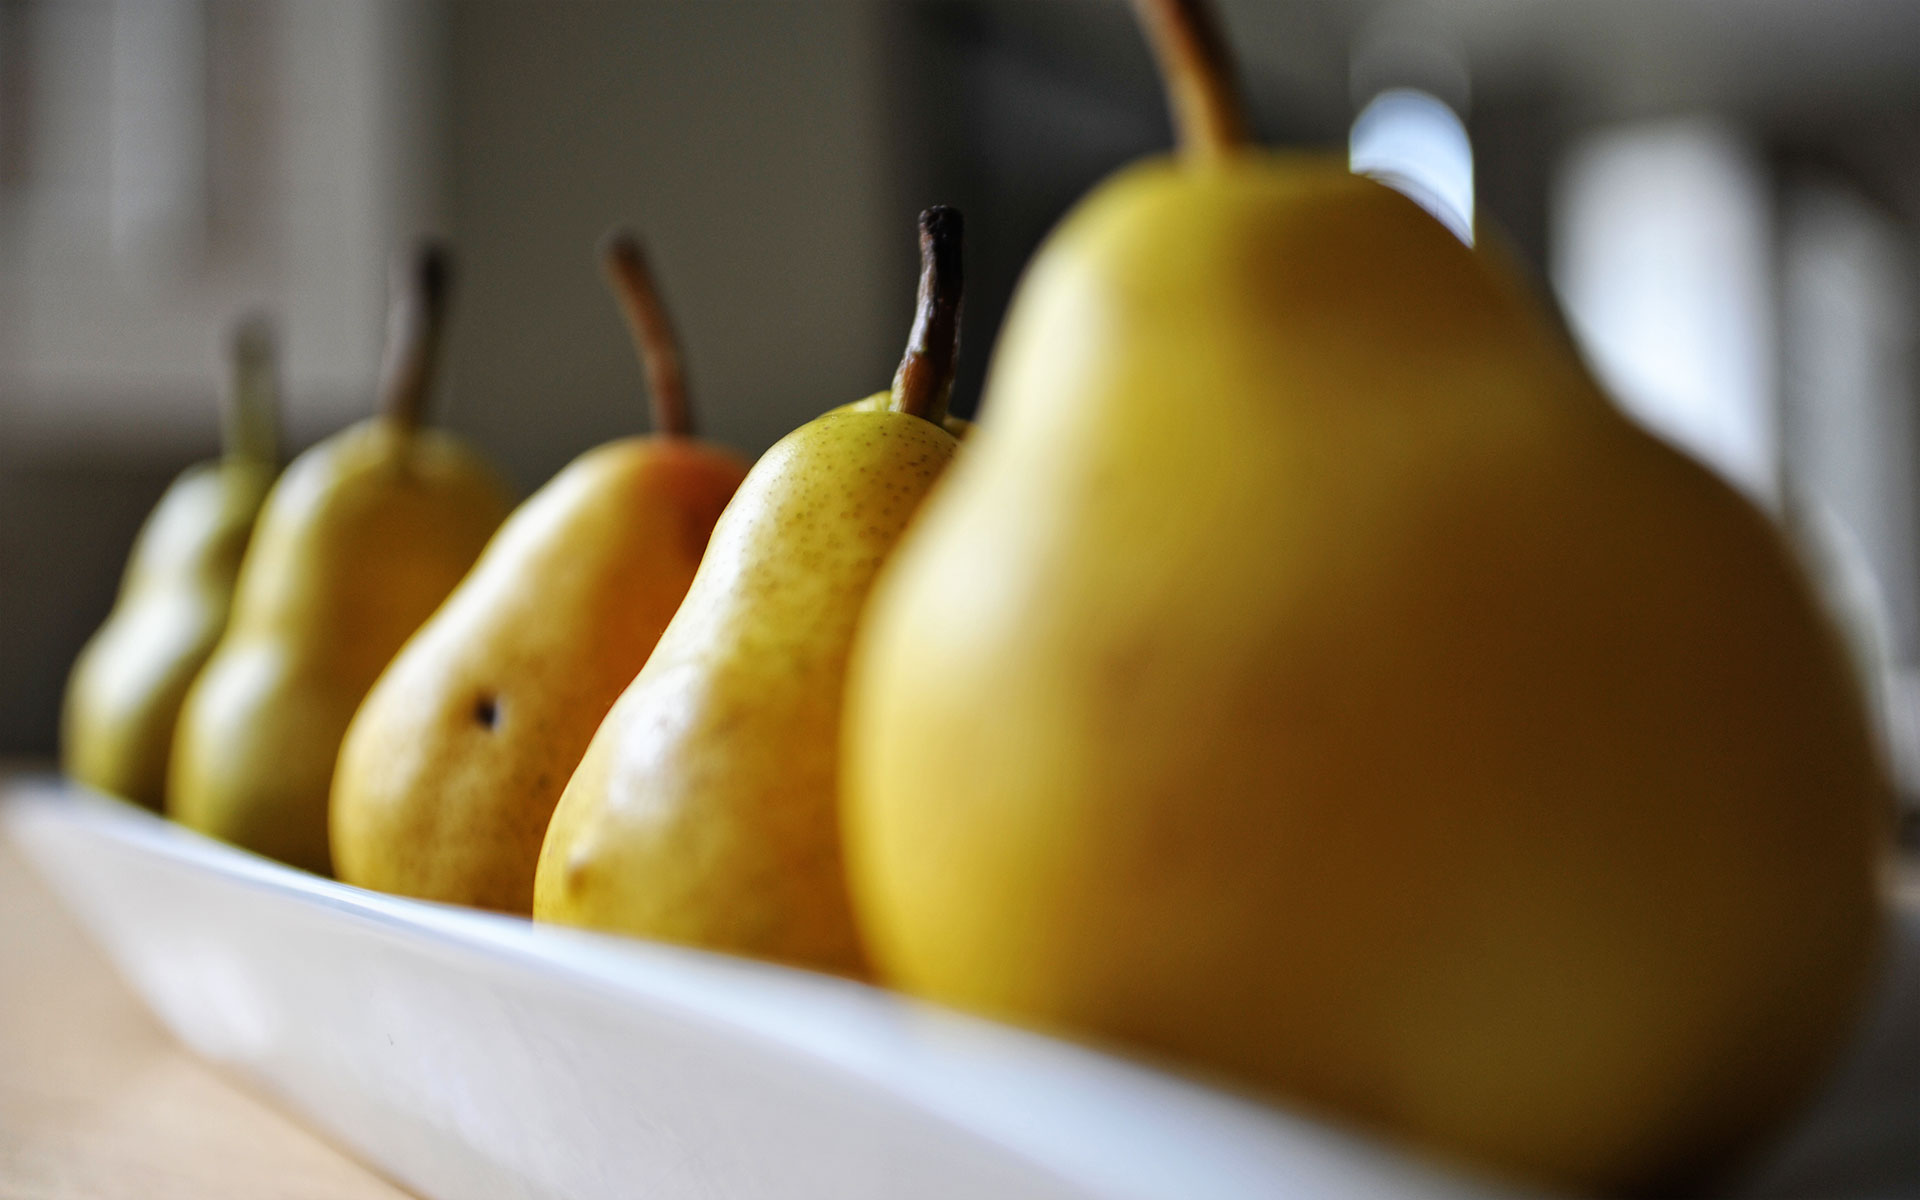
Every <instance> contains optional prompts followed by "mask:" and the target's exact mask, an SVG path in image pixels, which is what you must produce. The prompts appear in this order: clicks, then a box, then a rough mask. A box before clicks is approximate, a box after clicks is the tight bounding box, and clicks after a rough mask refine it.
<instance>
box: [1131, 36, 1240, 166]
mask: <svg viewBox="0 0 1920 1200" xmlns="http://www.w3.org/2000/svg"><path fill="white" fill-rule="evenodd" d="M1133 7H1134V12H1135V14H1136V15H1137V16H1138V17H1139V20H1140V24H1141V25H1142V26H1143V27H1144V28H1145V30H1146V34H1147V40H1148V41H1149V42H1150V43H1152V45H1153V50H1154V57H1155V58H1157V59H1159V61H1160V74H1161V76H1162V77H1163V78H1164V79H1165V80H1166V83H1167V103H1168V105H1169V107H1171V108H1172V110H1173V124H1174V135H1175V138H1176V140H1177V141H1178V142H1179V145H1180V152H1181V153H1182V154H1183V155H1185V156H1186V157H1187V159H1188V160H1189V161H1194V162H1212V161H1217V160H1219V159H1221V158H1225V157H1227V156H1228V155H1230V154H1232V153H1233V152H1234V151H1236V150H1238V149H1239V148H1240V147H1242V146H1244V145H1246V143H1247V141H1248V136H1247V116H1246V106H1245V105H1244V104H1243V103H1242V101H1241V99H1240V93H1239V89H1238V88H1237V87H1236V85H1235V82H1234V79H1235V75H1234V70H1233V56H1232V55H1231V54H1229V53H1228V52H1227V43H1226V39H1225V38H1224V37H1222V36H1221V33H1220V24H1219V21H1218V20H1217V19H1216V17H1215V14H1214V11H1213V6H1212V5H1211V4H1209V3H1208V0H1134V5H1133Z"/></svg>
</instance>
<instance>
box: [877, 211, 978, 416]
mask: <svg viewBox="0 0 1920 1200" xmlns="http://www.w3.org/2000/svg"><path fill="white" fill-rule="evenodd" d="M965 235H966V222H965V221H963V220H962V219H961V217H960V210H959V209H957V208H948V207H947V206H946V205H944V204H936V205H934V206H933V207H932V208H929V209H928V210H927V211H925V212H923V213H921V214H920V298H919V304H918V307H917V309H916V310H915V312H914V317H913V332H912V333H910V334H908V335H907V352H906V354H905V355H904V356H902V357H901V359H900V369H899V370H898V371H895V372H894V375H893V400H892V404H891V407H892V408H893V409H894V410H895V411H896V412H904V413H912V414H913V415H914V416H916V417H925V418H926V419H927V420H929V421H932V422H933V423H934V424H935V425H938V424H940V423H941V422H943V421H945V420H946V418H947V401H948V400H949V399H951V398H952V396H953V372H954V367H955V365H956V364H957V363H958V362H959V361H960V293H961V284H962V279H961V269H960V252H961V248H962V243H963V242H964V241H965Z"/></svg>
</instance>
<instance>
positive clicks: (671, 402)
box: [600, 229, 693, 437]
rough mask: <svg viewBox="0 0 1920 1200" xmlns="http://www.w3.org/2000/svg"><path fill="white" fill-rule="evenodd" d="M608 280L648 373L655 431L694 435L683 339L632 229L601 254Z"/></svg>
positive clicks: (613, 237) (616, 235)
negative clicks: (669, 315) (683, 359)
mask: <svg viewBox="0 0 1920 1200" xmlns="http://www.w3.org/2000/svg"><path fill="white" fill-rule="evenodd" d="M600 260H601V263H602V264H603V265H604V266H605V267H606V271H607V281H608V282H609V283H611V284H612V285H613V293H614V295H616V296H618V297H619V298H620V308H621V311H623V312H625V313H626V315H627V328H628V330H629V331H631V332H632V334H633V348H634V349H635V350H636V351H638V352H639V355H640V365H641V366H642V367H644V368H645V369H646V372H647V392H648V394H649V395H650V396H651V397H652V399H653V431H654V432H655V433H658V434H664V435H666V436H667V437H691V436H692V435H693V408H692V406H691V405H690V404H689V403H688V401H687V373H686V368H685V366H684V365H682V360H681V357H680V339H679V337H677V336H676V335H675V334H674V331H673V321H672V320H671V319H670V318H669V317H668V316H667V306H666V305H665V304H664V303H663V302H662V301H661V299H660V288H659V286H658V285H657V284H655V283H654V279H653V270H652V268H651V267H649V266H648V265H647V253H646V250H645V249H643V248H642V247H641V245H640V239H639V238H637V237H635V236H634V235H633V233H632V232H631V231H630V230H626V229H616V230H614V231H613V232H612V233H610V234H608V235H607V240H606V243H605V246H604V248H603V249H602V250H601V252H600Z"/></svg>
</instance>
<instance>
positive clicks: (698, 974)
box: [0, 778, 1920, 1200]
mask: <svg viewBox="0 0 1920 1200" xmlns="http://www.w3.org/2000/svg"><path fill="white" fill-rule="evenodd" d="M0 793H3V794H4V796H3V798H4V800H5V804H4V808H3V809H0V813H3V815H4V819H5V824H6V827H7V829H8V831H9V832H10V833H11V835H12V837H13V839H14V841H15V842H16V843H17V844H18V845H19V846H20V847H21V848H22V849H23V850H24V851H25V853H26V854H27V856H28V857H29V859H30V860H31V861H32V862H33V863H34V864H35V865H36V867H37V868H38V869H39V870H40V871H41V873H42V874H43V875H44V876H45V877H46V878H47V879H48V881H49V882H50V883H51V884H52V885H53V886H54V888H55V889H56V890H57V891H58V892H59V893H60V894H61V895H62V897H63V898H64V899H65V901H66V903H67V904H68V905H69V906H70V907H71V908H72V909H73V910H74V912H75V913H76V914H78V916H79V917H80V919H81V920H82V922H83V923H84V924H85V925H86V926H87V927H88V929H89V930H90V931H91V932H92V933H93V935H94V936H95V937H96V938H97V939H98V940H99V942H100V943H101V945H102V946H103V947H104V948H105V950H106V951H107V953H108V954H109V956H110V957H111V958H112V959H113V960H114V962H115V963H116V964H117V965H118V967H119V969H120V970H121V972H122V973H123V974H124V975H125V976H126V978H127V979H128V981H129V982H130V983H131V984H132V985H133V987H134V988H135V989H136V990H137V991H138V992H139V993H140V994H141V995H142V996H143V997H144V998H145V1000H146V1001H147V1003H148V1004H149V1005H151V1006H152V1008H153V1010H154V1012H155V1013H157V1014H158V1015H159V1017H160V1019H161V1020H162V1021H163V1022H164V1023H165V1024H166V1025H167V1026H168V1027H169V1028H170V1029H171V1030H173V1032H174V1033H175V1034H176V1035H178V1036H179V1037H180V1038H181V1040H182V1041H184V1042H185V1043H187V1044H188V1045H189V1046H191V1047H193V1048H194V1049H195V1050H197V1051H198V1052H199V1053H201V1054H203V1055H205V1056H207V1057H208V1058H211V1059H213V1060H216V1061H218V1062H220V1063H223V1064H226V1065H228V1066H229V1067H231V1068H233V1069H235V1070H237V1071H238V1072H240V1073H242V1074H244V1075H245V1076H247V1077H249V1078H250V1079H251V1080H253V1081H254V1082H256V1083H257V1084H258V1085H259V1086H261V1087H262V1088H264V1089H266V1090H268V1091H269V1092H271V1093H273V1094H275V1095H276V1096H278V1097H279V1098H280V1099H281V1100H282V1101H283V1102H284V1103H286V1104H287V1105H288V1106H289V1107H291V1108H292V1109H294V1110H296V1111H298V1112H299V1113H301V1114H303V1115H304V1116H305V1117H306V1118H307V1119H308V1120H309V1121H311V1122H312V1123H313V1124H314V1125H315V1126H316V1127H317V1128H320V1129H322V1130H324V1131H325V1132H326V1133H327V1134H328V1135H330V1136H331V1137H333V1138H335V1139H336V1140H338V1141H339V1142H340V1143H341V1144H343V1145H345V1146H347V1147H349V1148H351V1149H352V1150H353V1151H355V1152H356V1153H358V1154H360V1155H361V1156H362V1157H364V1158H365V1159H366V1160H367V1161H368V1162H369V1163H372V1164H374V1165H375V1166H377V1167H378V1168H380V1169H381V1170H382V1171H384V1172H385V1173H387V1174H388V1175H390V1176H391V1177H392V1178H394V1179H396V1180H398V1181H399V1182H401V1183H402V1184H404V1185H406V1186H408V1187H410V1188H412V1189H413V1190H415V1191H417V1192H418V1193H420V1194H421V1195H422V1196H426V1197H431V1198H433V1200H453V1198H456V1197H458V1198H466V1197H477V1196H515V1197H569V1198H581V1200H585V1198H600V1197H607V1198H611V1197H630V1196H638V1195H644V1196H648V1197H674V1196H697V1197H716V1198H718V1197H781V1198H783V1200H784V1198H799V1197H832V1198H834V1200H857V1198H860V1197H875V1198H886V1200H899V1198H908V1197H911V1198H914V1200H920V1198H927V1200H932V1198H936V1197H994V1198H999V1197H1046V1198H1055V1197H1062V1198H1064V1197H1142V1198H1145V1197H1166V1198H1170V1200H1199V1198H1202V1197H1243V1196H1244V1197H1255V1196H1258V1197H1269V1198H1273V1197H1302V1198H1306V1197H1312V1198H1314V1200H1324V1198H1333V1197H1353V1198H1365V1197H1397V1198H1402V1200H1441V1198H1443V1197H1444V1198H1460V1197H1482V1198H1488V1197H1494V1196H1498V1195H1510V1194H1511V1193H1507V1192H1502V1191H1500V1190H1499V1189H1497V1188H1495V1187H1494V1186H1492V1185H1488V1184H1484V1183H1480V1182H1477V1181H1471V1180H1465V1179H1461V1178H1458V1177H1452V1176H1448V1175H1445V1174H1442V1173H1440V1172H1438V1171H1435V1170H1432V1169H1429V1168H1427V1167H1425V1166H1422V1165H1420V1164H1417V1163H1415V1162H1412V1161H1410V1160H1407V1159H1404V1158H1401V1157H1400V1156H1398V1155H1396V1154H1394V1153H1392V1152H1391V1151H1388V1150H1385V1149H1382V1148H1379V1147H1377V1146H1375V1145H1372V1144H1370V1143H1366V1142H1364V1141H1361V1140H1359V1139H1355V1138H1353V1137H1350V1136H1347V1135H1344V1134H1342V1133H1339V1132H1336V1131H1333V1130H1331V1129H1329V1128H1328V1127H1326V1126H1324V1125H1320V1124H1317V1123H1314V1122H1312V1121H1309V1120H1305V1119H1302V1118H1300V1117H1297V1116H1293V1115H1290V1114H1287V1113H1285V1112H1281V1111H1278V1110H1275V1109H1272V1108H1269V1107H1266V1106H1263V1105H1259V1104H1255V1103H1251V1102H1249V1101H1246V1100H1243V1099H1240V1098H1237V1097H1234V1096H1232V1095H1229V1094H1227V1093H1223V1092H1219V1091H1216V1090H1212V1089H1209V1088H1206V1087H1203V1086H1200V1085H1197V1084H1194V1083H1191V1082H1188V1081H1185V1080H1182V1079H1180V1078H1177V1077H1175V1076H1171V1075H1167V1074H1163V1073H1161V1072H1158V1071H1154V1070H1152V1069H1149V1068H1146V1067H1142V1066H1139V1065H1135V1064H1133V1063H1130V1062H1126V1061H1123V1060H1120V1059H1117V1058H1113V1057H1110V1056H1107V1055H1103V1054H1100V1053H1097V1052H1094V1051H1091V1050H1087V1049H1084V1048H1081V1047H1078V1046H1074V1045H1070V1044H1067V1043H1063V1042H1060V1041H1056V1040H1053V1039H1049V1038H1045V1037H1040V1036H1036V1035H1033V1034H1029V1033H1025V1032H1022V1031H1019V1030H1015V1029H1010V1028H1006V1027H1003V1026H1000V1025H996V1024H992V1023H990V1022H985V1021H980V1020H976V1019H973V1018H969V1017H966V1016H962V1015H958V1014H954V1013H949V1012H945V1011H942V1010H938V1009H934V1008H931V1007H928V1006H925V1005H920V1004H916V1003H913V1002H911V1001H907V1000H904V999H902V998H900V997H898V996H895V995H893V994H891V993H888V992H884V991H881V990H878V989H874V988H868V987H863V986H861V985H859V984H854V983H849V982H846V981H842V980H838V979H832V978H828V977H824V976H820V975H815V974H811V973H808V972H803V971H795V970H788V969H784V968H781V967H777V966H769V965H765V964H760V963H753V962H746V961H741V960H736V959H731V958H726V957H723V956H717V955H710V954H703V953H700V952H697V951H691V950H683V949H679V948H676V947H669V946H661V945H654V944H650V943H644V942H637V941H630V940H627V939H619V938H605V937H597V936H594V935H590V934H582V933H574V932H571V931H564V930H555V929H548V928H541V927H536V926H532V925H530V924H528V923H527V922H524V921H518V920H514V919H510V918H505V917H499V916H493V915H489V914H484V913H478V912H470V911H466V910H461V909H455V908H449V907H445V906H441V905H433V904H424V903H419V902H415V901H409V900H401V899H396V898H393V897H389V896H382V895H378V894H375V893H371V892H366V891H362V890H360V889H357V888H352V887H347V886H344V885H341V884H337V883H333V882H330V881H327V880H323V879H319V878H316V877H314V876H312V875H308V874H306V873H303V872H298V871H294V870H290V869H288V868H285V867H282V866H279V865H277V864H274V863H271V862H268V861H266V860H264V859H261V858H258V857H255V856H253V855H250V854H246V853H244V852H242V851H238V850H234V849H232V848H229V847H226V846H223V845H220V844H218V843H216V842H212V841H209V840H207V839H204V838H201V837H198V836H196V835H194V834H192V833H190V832H187V831H185V830H182V829H179V828H178V827H175V826H173V825H170V824H168V823H167V822H164V821H162V820H159V819H158V818H155V817H153V816H151V815H149V814H147V813H144V812H142V811H139V810H137V809H134V808H132V807H130V806H127V805H124V804H121V803H119V802H117V801H112V800H107V799H104V798H101V797H97V796H93V795H89V794H84V793H82V792H80V791H79V790H77V789H74V788H71V787H69V786H67V785H64V784H62V783H60V782H59V781H57V780H53V779H49V778H24V779H22V778H16V779H14V780H11V781H0ZM1907 917H1908V919H1907V921H1906V935H1907V936H1905V938H1904V943H1905V944H1906V945H1907V946H1908V949H1909V950H1914V948H1916V947H1920V919H1914V918H1916V917H1920V913H1913V912H1909V913H1908V914H1907ZM1907 958H1908V959H1909V960H1911V961H1909V963H1908V966H1909V967H1911V966H1912V964H1913V963H1915V962H1920V952H1915V953H1909V954H1908V955H1907ZM1907 974H1908V975H1909V976H1911V975H1913V974H1914V972H1913V971H1912V970H1908V971H1907ZM1906 986H1908V987H1909V988H1910V989H1911V988H1912V986H1913V981H1912V980H1911V979H1909V980H1908V981H1907V985H1906ZM1912 999H1913V998H1912V996H1911V994H1908V995H1906V996H1905V997H1904V998H1903V999H1902V1000H1901V1001H1900V1002H1901V1003H1911V1002H1912ZM1911 1013H1912V1014H1915V1015H1920V1007H1917V1008H1914V1009H1912V1010H1911ZM1882 1024H1883V1025H1889V1026H1890V1028H1891V1030H1892V1032H1893V1035H1894V1043H1895V1044H1894V1045H1892V1047H1891V1048H1888V1047H1885V1046H1881V1045H1879V1044H1874V1045H1866V1046H1863V1048H1862V1050H1861V1051H1859V1052H1857V1053H1856V1055H1855V1064H1854V1066H1853V1067H1850V1068H1849V1070H1850V1071H1853V1072H1854V1073H1855V1074H1858V1073H1859V1071H1860V1062H1861V1060H1862V1059H1863V1057H1864V1060H1865V1061H1866V1062H1867V1064H1868V1069H1867V1071H1866V1076H1867V1078H1866V1081H1865V1086H1864V1088H1863V1085H1862V1084H1861V1083H1860V1082H1859V1081H1855V1082H1854V1083H1853V1084H1852V1085H1851V1086H1852V1088H1853V1093H1850V1094H1849V1096H1843V1097H1840V1098H1839V1099H1838V1101H1837V1102H1836V1100H1835V1099H1834V1098H1829V1100H1828V1101H1827V1102H1825V1103H1824V1104H1823V1106H1822V1108H1821V1109H1820V1110H1819V1111H1818V1112H1817V1113H1816V1114H1814V1115H1813V1117H1811V1118H1810V1120H1809V1122H1808V1123H1807V1124H1806V1125H1805V1126H1803V1127H1802V1129H1801V1130H1800V1132H1799V1134H1798V1135H1796V1137H1795V1138H1793V1139H1789V1141H1788V1143H1787V1144H1786V1145H1785V1146H1783V1148H1782V1150H1781V1152H1780V1154H1779V1155H1778V1156H1776V1161H1775V1162H1774V1163H1773V1164H1772V1165H1771V1166H1770V1167H1769V1168H1768V1169H1767V1170H1766V1171H1765V1172H1763V1173H1762V1175H1761V1176H1760V1177H1758V1180H1757V1182H1756V1187H1755V1188H1754V1189H1753V1190H1752V1191H1751V1194H1752V1195H1756V1196H1757V1195H1806V1194H1819V1195H1835V1196H1837V1195H1842V1194H1847V1195H1857V1196H1870V1195H1871V1196H1880V1195H1886V1196H1894V1195H1916V1194H1920V1162H1912V1161H1909V1162H1907V1163H1906V1164H1905V1166H1904V1167H1903V1166H1902V1164H1901V1162H1900V1155H1899V1147H1900V1146H1901V1145H1903V1144H1904V1143H1905V1141H1906V1140H1907V1138H1906V1135H1907V1134H1909V1133H1911V1134H1916V1135H1920V1080H1914V1079H1911V1078H1909V1079H1907V1080H1906V1081H1905V1083H1901V1082H1900V1081H1899V1079H1897V1078H1896V1079H1895V1080H1894V1082H1893V1084H1892V1085H1891V1087H1890V1088H1889V1087H1888V1086H1887V1078H1886V1077H1887V1075H1888V1072H1887V1071H1884V1070H1879V1069H1877V1066H1876V1064H1879V1063H1880V1062H1881V1060H1882V1059H1883V1058H1885V1057H1886V1056H1887V1055H1889V1054H1891V1055H1894V1056H1896V1057H1897V1056H1898V1055H1900V1054H1903V1053H1913V1052H1914V1051H1916V1049H1920V1030H1912V1031H1908V1032H1910V1033H1911V1035H1912V1036H1910V1037H1909V1038H1908V1040H1907V1041H1906V1042H1905V1043H1904V1044H1903V1045H1904V1049H1903V1048H1902V1044H1900V1043H1899V1037H1901V1036H1906V1034H1905V1033H1903V1032H1902V1031H1903V1030H1904V1029H1905V1026H1906V1025H1907V1024H1908V1022H1907V1021H1906V1020H1904V1019H1903V1018H1902V1016H1900V1015H1898V1014H1883V1019H1882ZM1880 1036H1881V1037H1882V1041H1884V1040H1885V1036H1884V1034H1882V1035H1880ZM1912 1066H1913V1067H1914V1068H1915V1070H1920V1056H1916V1057H1915V1059H1914V1062H1913V1063H1912ZM1894 1074H1895V1075H1897V1074H1898V1073H1897V1071H1896V1072H1894ZM1876 1088H1877V1089H1878V1090H1877V1091H1876V1090H1875V1089H1876ZM1903 1088H1905V1089H1907V1090H1905V1091H1903V1090H1902V1089H1903ZM1863 1092H1864V1094H1865V1100H1862V1098H1861V1095H1860V1093H1863ZM1836 1103H1837V1107H1836ZM1823 1122H1825V1124H1823ZM1902 1122H1905V1124H1904V1125H1903V1124H1902ZM1912 1140H1913V1145H1914V1147H1915V1148H1916V1149H1915V1154H1920V1136H1916V1137H1914V1138H1913V1139H1912ZM1914 1156H1915V1155H1909V1156H1908V1158H1909V1159H1912V1158H1913V1157H1914ZM1889 1170H1890V1171H1891V1174H1889ZM1902 1170H1907V1171H1909V1172H1910V1173H1909V1174H1907V1175H1906V1176H1904V1177H1903V1176H1901V1175H1900V1172H1901V1171H1902ZM1839 1172H1845V1174H1840V1173H1839ZM1822 1179H1825V1180H1829V1181H1837V1182H1841V1183H1842V1185H1843V1186H1841V1187H1837V1188H1826V1189H1822V1188H1820V1187H1818V1186H1815V1185H1814V1181H1817V1180H1822ZM1809 1186H1813V1188H1814V1190H1812V1191H1808V1190H1805V1189H1806V1188H1807V1187H1809ZM1783 1188H1784V1189H1786V1190H1781V1189H1783ZM1889 1188H1891V1190H1887V1189H1889Z"/></svg>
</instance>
